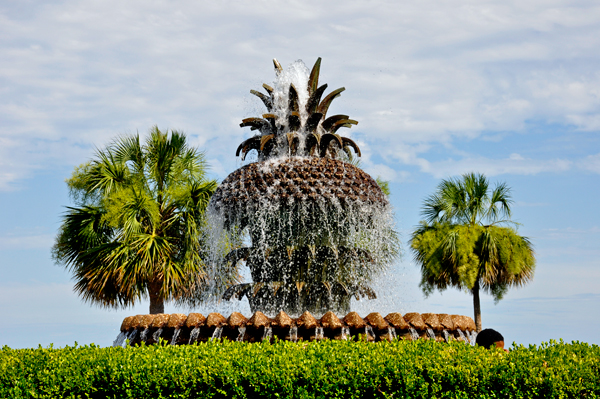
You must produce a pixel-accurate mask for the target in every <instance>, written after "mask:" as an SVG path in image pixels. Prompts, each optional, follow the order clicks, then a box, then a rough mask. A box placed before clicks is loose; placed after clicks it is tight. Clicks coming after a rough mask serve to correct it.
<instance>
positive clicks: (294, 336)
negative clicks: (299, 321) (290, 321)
mask: <svg viewBox="0 0 600 399" xmlns="http://www.w3.org/2000/svg"><path fill="white" fill-rule="evenodd" d="M290 341H292V342H297V341H298V327H296V326H291V327H290Z"/></svg>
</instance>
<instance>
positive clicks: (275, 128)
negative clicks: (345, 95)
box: [235, 57, 361, 160]
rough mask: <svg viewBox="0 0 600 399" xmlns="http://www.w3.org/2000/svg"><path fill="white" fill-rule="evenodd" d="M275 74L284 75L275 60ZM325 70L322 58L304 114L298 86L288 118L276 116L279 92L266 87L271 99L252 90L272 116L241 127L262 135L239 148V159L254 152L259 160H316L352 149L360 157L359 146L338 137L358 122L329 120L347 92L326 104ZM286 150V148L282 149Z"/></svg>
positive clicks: (344, 118)
mask: <svg viewBox="0 0 600 399" xmlns="http://www.w3.org/2000/svg"><path fill="white" fill-rule="evenodd" d="M273 64H274V66H275V73H276V74H277V76H279V75H280V74H281V73H282V72H283V68H282V67H281V64H280V63H279V61H277V60H276V59H273ZM320 69H321V58H320V57H319V58H318V59H317V61H316V62H315V65H314V66H313V68H312V70H311V72H310V76H309V78H308V84H307V91H308V101H307V102H306V107H305V111H306V112H300V105H299V100H298V90H297V88H296V87H295V86H294V84H293V83H292V84H290V87H289V95H288V101H287V109H286V112H285V116H283V117H281V116H278V115H276V113H275V112H274V111H275V109H274V108H275V104H276V98H275V90H274V89H273V88H272V87H271V86H269V85H267V84H263V88H264V89H265V90H266V92H267V94H268V95H265V94H263V93H261V92H258V91H256V90H250V93H252V94H254V95H255V96H257V97H258V98H260V99H261V100H262V102H263V103H264V104H265V106H266V107H267V111H268V113H266V114H263V115H262V118H246V119H243V120H242V123H241V124H240V127H246V126H250V129H251V130H258V131H259V132H260V134H259V135H256V136H254V137H251V138H249V139H248V140H245V141H244V142H242V144H240V145H239V147H238V149H237V151H236V153H235V155H236V156H239V155H240V153H241V154H242V160H244V159H245V158H246V154H248V152H250V151H251V150H257V151H258V154H259V159H267V158H270V157H276V156H279V155H281V154H282V153H287V154H288V155H290V156H294V155H299V156H313V157H331V158H335V157H336V155H337V153H338V151H339V150H343V151H345V152H346V153H347V154H348V155H350V148H352V149H353V150H354V152H355V153H356V154H357V155H358V156H359V157H360V155H361V154H360V149H359V148H358V145H356V143H355V142H354V141H352V140H351V139H349V138H347V137H342V136H340V135H338V134H337V131H338V129H340V128H341V127H348V128H349V127H352V125H356V124H358V122H357V121H355V120H353V119H349V116H348V115H333V116H330V117H328V118H327V117H326V116H327V111H328V109H329V106H330V105H331V102H332V101H333V99H334V98H336V97H339V96H340V93H341V92H343V91H344V90H346V89H345V88H344V87H341V88H339V89H337V90H334V91H332V92H331V93H329V94H328V95H327V96H325V98H324V99H323V100H321V97H322V96H323V94H324V92H325V90H326V89H327V84H324V85H322V86H320V87H319V71H320ZM282 147H283V148H282Z"/></svg>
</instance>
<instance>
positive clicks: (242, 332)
mask: <svg viewBox="0 0 600 399" xmlns="http://www.w3.org/2000/svg"><path fill="white" fill-rule="evenodd" d="M244 335H246V327H239V328H238V336H237V338H236V339H235V340H236V341H238V342H241V341H243V340H244Z"/></svg>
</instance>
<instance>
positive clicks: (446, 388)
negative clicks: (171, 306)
mask: <svg viewBox="0 0 600 399" xmlns="http://www.w3.org/2000/svg"><path fill="white" fill-rule="evenodd" d="M0 397H2V398H231V397H233V398H256V397H264V398H288V397H289V398H292V397H293V398H427V399H431V398H475V397H477V398H600V347H599V346H597V345H589V344H586V343H580V342H573V343H571V344H565V343H563V342H562V340H561V341H560V342H555V341H550V343H549V344H546V343H542V344H541V345H540V346H539V347H538V346H535V345H532V346H529V347H528V348H526V347H524V346H513V348H512V350H511V352H510V353H504V352H501V351H500V350H486V349H483V348H479V347H476V348H473V347H471V346H468V345H465V344H463V343H461V342H456V341H454V342H450V343H437V342H434V341H427V340H419V341H416V342H410V341H393V342H378V343H367V342H362V341H358V342H357V341H323V342H318V343H316V342H299V343H292V342H284V341H279V342H276V343H274V344H269V343H267V342H263V343H256V344H249V343H245V342H229V341H223V342H208V343H202V344H199V345H190V346H187V345H183V346H168V345H163V346H158V345H156V346H140V347H135V348H131V347H128V348H121V347H118V348H100V347H98V346H95V345H93V344H92V345H90V346H83V347H81V346H77V344H76V345H75V346H74V347H68V346H67V347H65V348H62V349H54V348H52V347H49V348H41V347H40V348H38V349H10V348H8V347H4V348H2V349H1V350H0Z"/></svg>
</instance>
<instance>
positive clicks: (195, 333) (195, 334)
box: [188, 327, 200, 345]
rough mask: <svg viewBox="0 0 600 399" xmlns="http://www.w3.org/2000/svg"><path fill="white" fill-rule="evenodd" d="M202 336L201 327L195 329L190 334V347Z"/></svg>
mask: <svg viewBox="0 0 600 399" xmlns="http://www.w3.org/2000/svg"><path fill="white" fill-rule="evenodd" d="M199 335H200V327H194V328H193V329H192V331H191V332H190V339H189V341H188V345H191V344H193V343H194V342H196V341H197V340H198V336H199Z"/></svg>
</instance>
